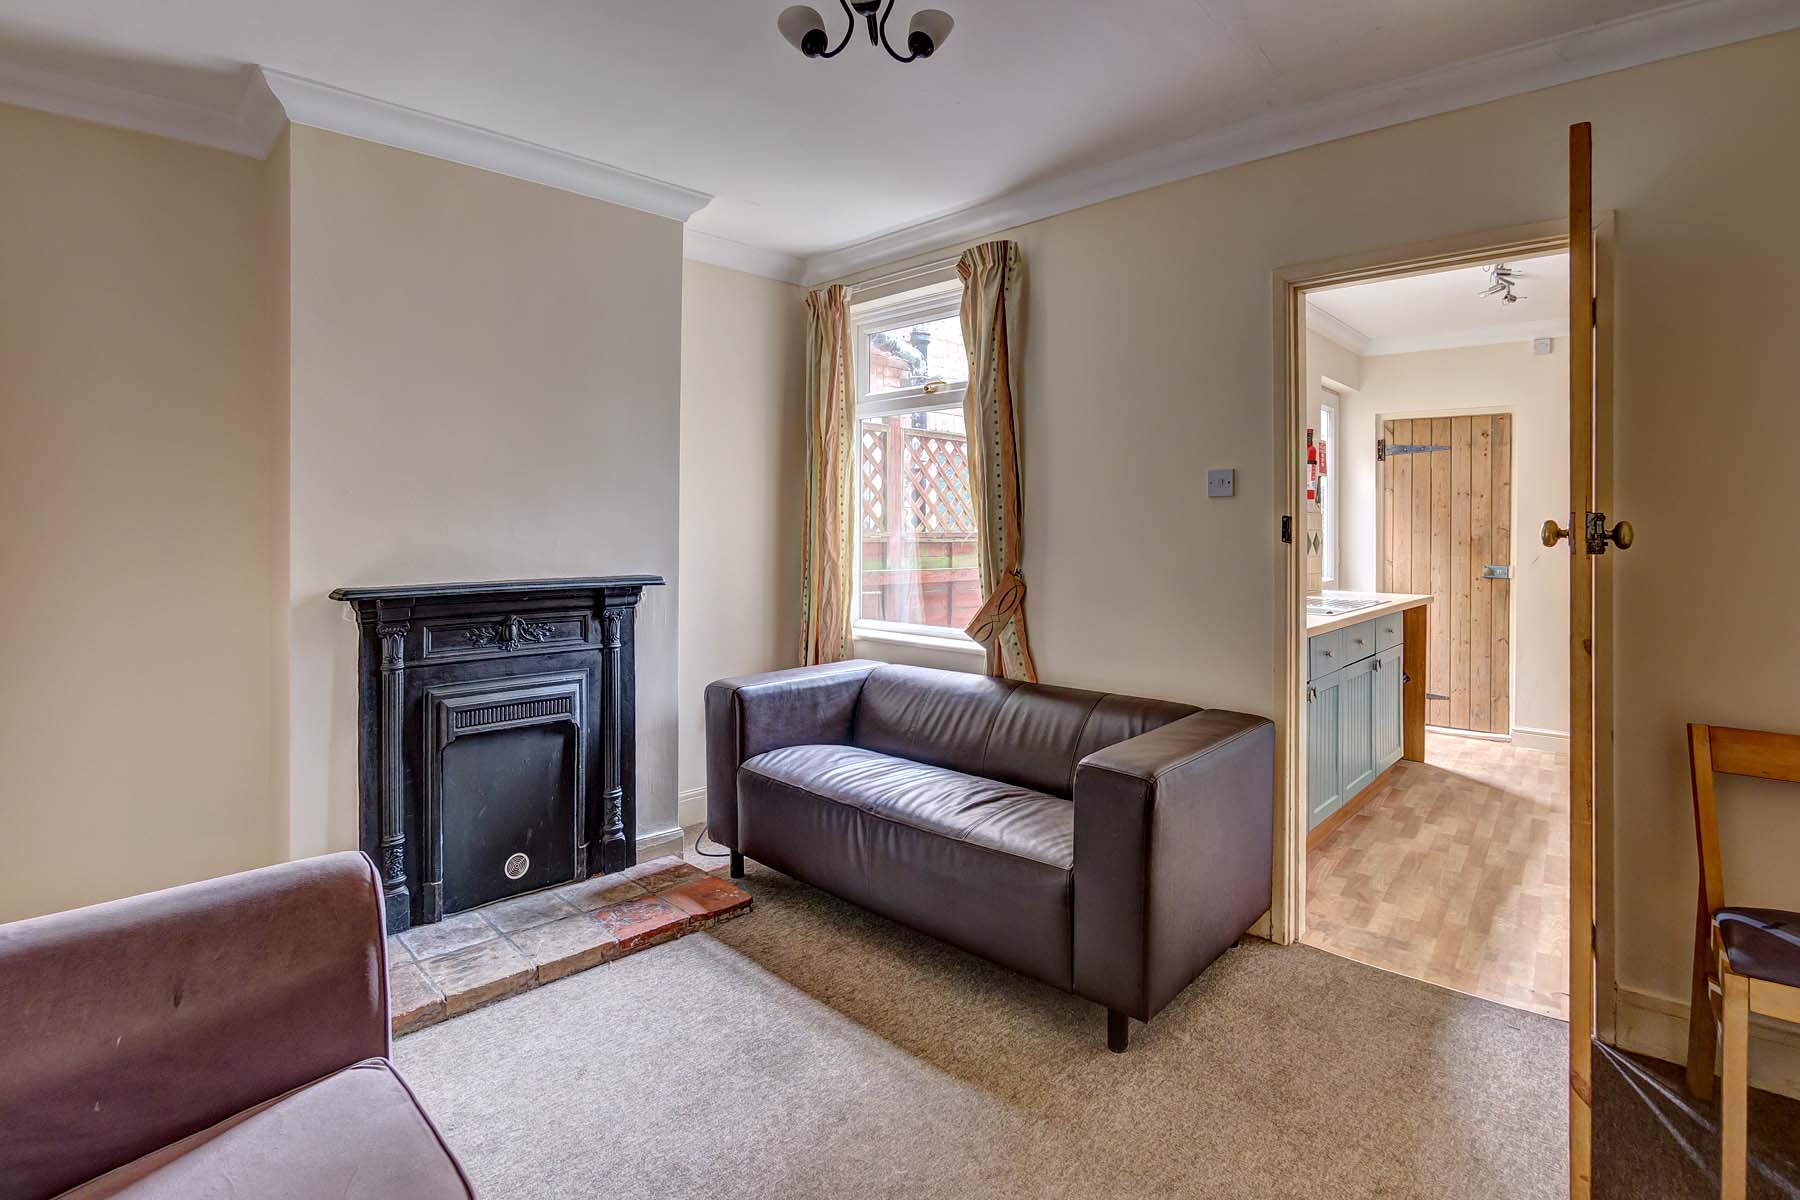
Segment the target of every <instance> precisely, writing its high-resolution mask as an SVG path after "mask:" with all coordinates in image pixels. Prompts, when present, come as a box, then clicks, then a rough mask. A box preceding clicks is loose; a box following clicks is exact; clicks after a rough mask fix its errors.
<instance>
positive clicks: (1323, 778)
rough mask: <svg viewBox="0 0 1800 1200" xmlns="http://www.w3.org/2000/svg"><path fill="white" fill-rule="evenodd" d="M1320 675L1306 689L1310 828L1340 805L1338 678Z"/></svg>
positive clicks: (1341, 792) (1308, 819) (1332, 674)
mask: <svg viewBox="0 0 1800 1200" xmlns="http://www.w3.org/2000/svg"><path fill="white" fill-rule="evenodd" d="M1342 674H1343V672H1341V671H1333V672H1331V673H1330V674H1329V675H1323V676H1320V677H1319V678H1318V679H1315V680H1314V681H1313V682H1312V685H1311V686H1310V687H1308V688H1307V689H1306V696H1307V701H1306V827H1307V828H1308V829H1311V828H1312V827H1313V826H1315V825H1317V824H1318V823H1319V822H1320V821H1323V820H1324V819H1325V818H1326V817H1329V816H1330V815H1331V814H1332V813H1333V812H1334V811H1336V809H1337V806H1338V805H1339V804H1342V803H1343V800H1344V788H1343V783H1342V777H1341V776H1340V775H1339V774H1338V695H1339V693H1338V677H1339V676H1340V675H1342Z"/></svg>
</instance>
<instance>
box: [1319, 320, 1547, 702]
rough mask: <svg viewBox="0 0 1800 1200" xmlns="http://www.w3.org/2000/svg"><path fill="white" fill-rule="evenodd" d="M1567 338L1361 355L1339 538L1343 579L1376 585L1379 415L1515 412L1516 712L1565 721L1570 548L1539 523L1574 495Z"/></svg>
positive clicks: (1346, 419)
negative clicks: (1547, 345)
mask: <svg viewBox="0 0 1800 1200" xmlns="http://www.w3.org/2000/svg"><path fill="white" fill-rule="evenodd" d="M1568 349H1569V347H1568V342H1567V340H1566V339H1564V338H1557V339H1556V340H1555V343H1554V352H1553V353H1550V354H1545V355H1538V354H1534V353H1532V349H1531V343H1530V342H1508V343H1505V344H1503V345H1498V346H1464V347H1460V348H1458V349H1454V350H1425V351H1420V352H1419V353H1416V354H1384V355H1376V356H1373V357H1370V358H1365V359H1363V360H1362V390H1361V391H1359V392H1352V393H1348V394H1346V395H1345V397H1344V401H1343V403H1342V404H1341V405H1340V411H1339V416H1340V417H1341V419H1342V420H1343V423H1344V432H1343V434H1342V436H1341V437H1340V441H1341V442H1342V446H1341V447H1340V448H1339V453H1338V454H1337V456H1336V457H1335V458H1334V459H1333V470H1335V471H1338V472H1340V474H1339V476H1338V481H1337V482H1338V502H1339V504H1340V506H1341V507H1342V510H1343V513H1342V520H1341V521H1340V522H1339V525H1338V534H1339V540H1338V549H1339V554H1340V556H1341V557H1340V567H1339V569H1340V570H1341V571H1342V572H1343V580H1342V582H1341V583H1340V585H1339V586H1341V587H1342V588H1344V589H1345V590H1346V591H1368V592H1372V591H1376V590H1378V588H1379V584H1380V572H1379V570H1378V568H1377V563H1378V561H1379V560H1378V557H1377V554H1378V550H1377V545H1376V543H1377V540H1378V539H1377V536H1376V530H1377V527H1378V525H1379V523H1380V516H1381V511H1380V504H1379V495H1378V492H1379V488H1380V482H1379V481H1380V476H1379V474H1378V473H1377V469H1376V468H1377V464H1376V462H1375V441H1376V439H1377V438H1379V437H1380V436H1381V431H1380V424H1381V422H1382V421H1383V420H1386V419H1390V418H1393V417H1403V416H1405V415H1407V414H1409V413H1429V414H1431V415H1434V416H1443V415H1446V414H1448V413H1452V412H1469V411H1483V412H1494V411H1502V410H1504V411H1508V412H1511V413H1512V414H1513V488H1512V497H1513V512H1512V530H1513V550H1512V555H1513V584H1512V598H1513V617H1512V625H1511V629H1512V638H1511V641H1512V652H1513V655H1514V665H1513V670H1512V675H1511V678H1512V681H1513V723H1514V724H1515V725H1517V726H1519V727H1521V728H1522V729H1524V730H1527V731H1535V732H1538V733H1550V734H1563V735H1565V736H1566V735H1567V734H1568V732H1569V554H1568V551H1567V550H1565V549H1560V548H1559V549H1557V550H1546V549H1545V548H1544V546H1543V543H1542V542H1540V541H1539V540H1538V537H1537V528H1538V526H1539V525H1541V524H1543V522H1544V518H1545V517H1550V516H1556V517H1557V519H1558V522H1559V523H1561V521H1562V516H1560V515H1559V514H1566V513H1567V512H1568V507H1569V502H1568V495H1569V402H1568V396H1569V357H1568Z"/></svg>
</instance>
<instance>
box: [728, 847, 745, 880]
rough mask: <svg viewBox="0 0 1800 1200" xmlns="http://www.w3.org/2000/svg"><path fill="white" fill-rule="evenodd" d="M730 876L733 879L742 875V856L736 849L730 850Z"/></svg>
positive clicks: (740, 877)
mask: <svg viewBox="0 0 1800 1200" xmlns="http://www.w3.org/2000/svg"><path fill="white" fill-rule="evenodd" d="M731 877H732V878H733V879H742V878H743V877H744V856H743V855H742V854H739V853H738V852H737V851H736V850H733V851H732V852H731Z"/></svg>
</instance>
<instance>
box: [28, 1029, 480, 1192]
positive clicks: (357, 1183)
mask: <svg viewBox="0 0 1800 1200" xmlns="http://www.w3.org/2000/svg"><path fill="white" fill-rule="evenodd" d="M474 1195H475V1191H474V1188H473V1187H471V1186H470V1184H469V1180H468V1177H467V1176H465V1175H464V1174H463V1171H462V1167H461V1166H460V1165H458V1163H457V1161H456V1159H455V1157H454V1156H452V1155H451V1153H450V1150H449V1148H448V1147H447V1146H446V1145H445V1144H444V1141H443V1138H442V1137H440V1136H439V1134H438V1131H437V1128H436V1127H435V1126H434V1125H432V1123H431V1120H430V1119H429V1118H428V1117H426V1115H425V1112H424V1110H423V1109H421V1108H420V1107H419V1105H418V1102H417V1101H416V1100H415V1099H414V1098H413V1094H412V1092H411V1090H409V1089H408V1088H407V1086H406V1084H405V1083H404V1082H403V1081H402V1080H401V1079H400V1077H399V1075H397V1074H396V1073H395V1072H394V1069H393V1067H392V1066H390V1065H389V1064H388V1063H387V1061H386V1060H385V1059H379V1058H375V1059H369V1060H368V1061H366V1062H360V1063H357V1064H356V1065H354V1066H350V1067H346V1068H344V1069H343V1070H341V1071H339V1072H337V1073H336V1074H333V1075H327V1076H326V1077H325V1078H323V1079H320V1080H318V1081H317V1082H315V1083H310V1084H307V1085H306V1086H305V1087H302V1088H298V1089H296V1090H295V1091H292V1092H288V1093H287V1094H286V1095H283V1096H279V1097H277V1098H275V1099H274V1100H270V1101H267V1102H265V1103H263V1104H259V1105H257V1106H256V1107H254V1108H251V1109H248V1110H246V1111H244V1112H241V1113H238V1114H237V1115H235V1116H232V1117H228V1118H226V1119H225V1120H223V1121H221V1122H219V1123H218V1124H217V1125H214V1126H211V1127H210V1128H207V1129H203V1130H201V1131H200V1132H199V1133H196V1134H193V1135H192V1136H190V1137H186V1138H183V1139H182V1140H181V1141H179V1142H175V1143H173V1144H171V1145H169V1146H166V1147H164V1148H162V1149H161V1150H155V1151H152V1152H151V1153H149V1154H146V1155H144V1156H143V1157H142V1158H139V1159H137V1160H135V1161H133V1162H129V1163H126V1164H125V1165H124V1166H122V1167H118V1168H116V1169H115V1170H112V1171H109V1172H107V1173H106V1174H105V1175H102V1176H100V1177H99V1178H98V1179H94V1180H90V1181H89V1182H87V1183H85V1184H82V1185H81V1186H79V1187H77V1188H74V1189H73V1190H71V1191H68V1192H64V1193H63V1194H62V1196H61V1197H60V1198H59V1200H103V1198H110V1197H119V1198H121V1200H163V1198H164V1197H167V1198H168V1200H241V1198H242V1197H245V1196H255V1197H257V1198H258V1200H302V1198H303V1197H306V1198H310V1197H321V1198H322V1197H327V1196H329V1197H331V1198H332V1200H437V1198H440V1197H458V1198H468V1197H473V1196H474Z"/></svg>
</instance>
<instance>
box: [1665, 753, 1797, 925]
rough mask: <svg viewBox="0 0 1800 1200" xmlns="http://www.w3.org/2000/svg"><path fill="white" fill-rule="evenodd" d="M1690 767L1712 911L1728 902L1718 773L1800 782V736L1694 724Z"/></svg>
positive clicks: (1704, 877) (1702, 881)
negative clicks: (1716, 788)
mask: <svg viewBox="0 0 1800 1200" xmlns="http://www.w3.org/2000/svg"><path fill="white" fill-rule="evenodd" d="M1688 766H1689V769H1690V770H1691V772H1692V774H1693V780H1694V833H1695V840H1696V842H1697V844H1698V846H1699V850H1700V890H1701V892H1702V893H1703V894H1704V895H1705V897H1706V909H1707V912H1709V913H1716V912H1718V911H1719V909H1721V908H1723V907H1724V905H1725V876H1724V871H1723V867H1722V864H1721V862H1720V859H1719V804H1718V799H1717V796H1716V794H1715V792H1714V789H1713V776H1714V775H1749V776H1752V777H1754V778H1757V779H1780V780H1783V781H1785V782H1787V783H1800V734H1794V733H1767V732H1764V731H1763V730H1759V729H1732V728H1730V727H1729V726H1725V725H1689V726H1688Z"/></svg>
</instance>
